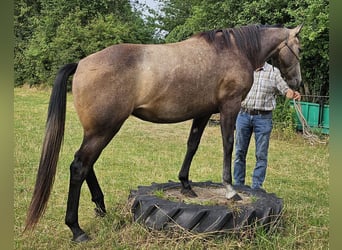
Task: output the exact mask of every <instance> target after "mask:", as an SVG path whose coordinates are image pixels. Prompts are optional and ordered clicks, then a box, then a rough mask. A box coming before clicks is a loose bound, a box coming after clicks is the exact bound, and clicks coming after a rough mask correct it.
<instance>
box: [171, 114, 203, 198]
mask: <svg viewBox="0 0 342 250" xmlns="http://www.w3.org/2000/svg"><path fill="white" fill-rule="evenodd" d="M209 118H210V115H209V116H205V117H201V118H195V119H194V120H193V122H192V126H191V130H190V135H189V139H188V142H187V151H186V155H185V158H184V161H183V164H182V168H181V170H180V171H179V175H178V178H179V180H180V182H181V183H182V190H181V192H182V194H184V195H185V196H188V197H196V196H197V195H196V193H195V192H194V191H193V190H192V189H191V186H190V183H189V171H190V165H191V161H192V158H193V157H194V155H195V153H196V151H197V149H198V145H199V143H200V140H201V137H202V134H203V131H204V128H205V126H206V125H207V123H208V120H209Z"/></svg>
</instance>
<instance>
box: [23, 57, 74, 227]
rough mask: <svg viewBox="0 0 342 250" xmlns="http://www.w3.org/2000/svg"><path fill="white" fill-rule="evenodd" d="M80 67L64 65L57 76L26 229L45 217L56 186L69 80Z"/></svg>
mask: <svg viewBox="0 0 342 250" xmlns="http://www.w3.org/2000/svg"><path fill="white" fill-rule="evenodd" d="M77 65H78V63H70V64H67V65H64V66H63V67H62V68H61V69H60V70H59V71H58V73H57V76H56V79H55V82H54V86H53V89H52V92H51V96H50V103H49V109H48V116H47V121H46V131H45V138H44V142H43V148H42V153H41V157H40V162H39V168H38V173H37V177H36V184H35V187H34V192H33V196H32V200H31V203H30V207H29V209H28V212H27V218H26V226H25V231H26V230H27V229H33V228H34V227H35V225H36V224H37V223H38V221H39V218H40V217H41V216H42V215H43V214H44V212H45V209H46V205H47V201H48V199H49V196H50V192H51V189H52V185H53V182H54V178H55V174H56V168H57V161H58V156H59V151H60V148H61V145H62V141H63V135H64V127H65V113H66V99H67V82H68V81H67V80H68V78H69V76H70V75H72V74H74V73H75V71H76V68H77Z"/></svg>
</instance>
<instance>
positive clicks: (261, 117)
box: [234, 63, 301, 189]
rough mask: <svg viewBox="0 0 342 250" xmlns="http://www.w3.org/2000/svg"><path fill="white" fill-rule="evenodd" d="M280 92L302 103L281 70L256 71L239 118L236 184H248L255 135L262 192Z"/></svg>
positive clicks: (256, 181)
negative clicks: (249, 159) (247, 158)
mask: <svg viewBox="0 0 342 250" xmlns="http://www.w3.org/2000/svg"><path fill="white" fill-rule="evenodd" d="M278 92H280V93H281V94H282V95H285V96H286V97H287V98H290V99H295V100H300V97H301V96H300V93H299V92H297V91H293V90H292V89H291V88H290V87H289V86H288V85H287V83H286V82H285V81H284V80H283V78H282V77H281V75H280V71H279V69H277V68H275V67H273V66H272V65H270V64H268V63H265V64H264V66H263V67H262V68H260V69H258V70H257V71H256V72H254V83H253V85H252V88H251V90H250V91H249V93H248V95H247V96H246V98H245V99H244V100H243V101H242V103H241V110H240V112H239V114H238V117H237V119H236V135H235V137H236V138H235V160H234V181H235V185H245V175H246V155H247V151H248V146H249V142H250V139H251V135H252V133H253V132H254V137H255V156H256V164H255V168H254V171H253V176H252V186H251V187H252V188H253V189H262V185H263V183H264V180H265V176H266V168H267V155H268V146H269V140H270V135H271V131H272V110H273V109H275V107H276V99H275V95H276V94H277V93H278Z"/></svg>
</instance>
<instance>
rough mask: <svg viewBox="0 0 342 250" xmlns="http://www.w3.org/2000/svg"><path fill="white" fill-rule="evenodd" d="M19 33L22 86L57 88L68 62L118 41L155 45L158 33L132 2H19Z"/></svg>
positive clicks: (17, 69) (18, 75) (17, 70)
mask: <svg viewBox="0 0 342 250" xmlns="http://www.w3.org/2000/svg"><path fill="white" fill-rule="evenodd" d="M27 13H29V14H30V15H26V14H27ZM26 24H29V26H26ZM15 29H16V37H15V39H16V40H15V43H16V45H15V74H16V82H15V84H16V85H21V84H24V83H29V84H40V83H49V84H51V83H52V82H53V78H54V76H55V74H56V72H57V70H58V68H59V67H61V66H62V65H63V64H65V63H69V62H74V61H79V60H80V59H81V58H83V57H85V56H87V55H89V54H90V53H94V52H96V51H98V50H100V49H103V48H105V47H107V46H110V45H112V44H116V43H122V42H131V43H147V42H152V40H151V38H152V35H153V29H152V28H150V27H148V26H146V25H145V23H144V21H143V19H142V18H141V15H140V14H139V13H138V12H134V11H132V8H131V5H130V2H129V1H128V0H116V1H111V0H99V1H92V0H82V1H81V0H60V1H55V0H40V1H32V2H30V1H25V0H19V1H18V2H17V3H16V6H15Z"/></svg>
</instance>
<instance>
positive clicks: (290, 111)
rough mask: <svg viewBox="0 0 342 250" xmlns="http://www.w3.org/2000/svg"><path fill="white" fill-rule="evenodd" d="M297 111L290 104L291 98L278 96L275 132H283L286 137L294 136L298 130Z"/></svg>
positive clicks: (274, 113)
mask: <svg viewBox="0 0 342 250" xmlns="http://www.w3.org/2000/svg"><path fill="white" fill-rule="evenodd" d="M295 113H296V111H295V110H294V108H293V107H291V105H290V100H289V99H285V98H284V97H283V96H279V97H278V98H277V107H276V109H275V110H274V111H273V128H274V132H275V133H278V132H281V135H282V137H283V138H284V139H290V138H293V137H294V136H295V131H296V130H295V129H296V121H295Z"/></svg>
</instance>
